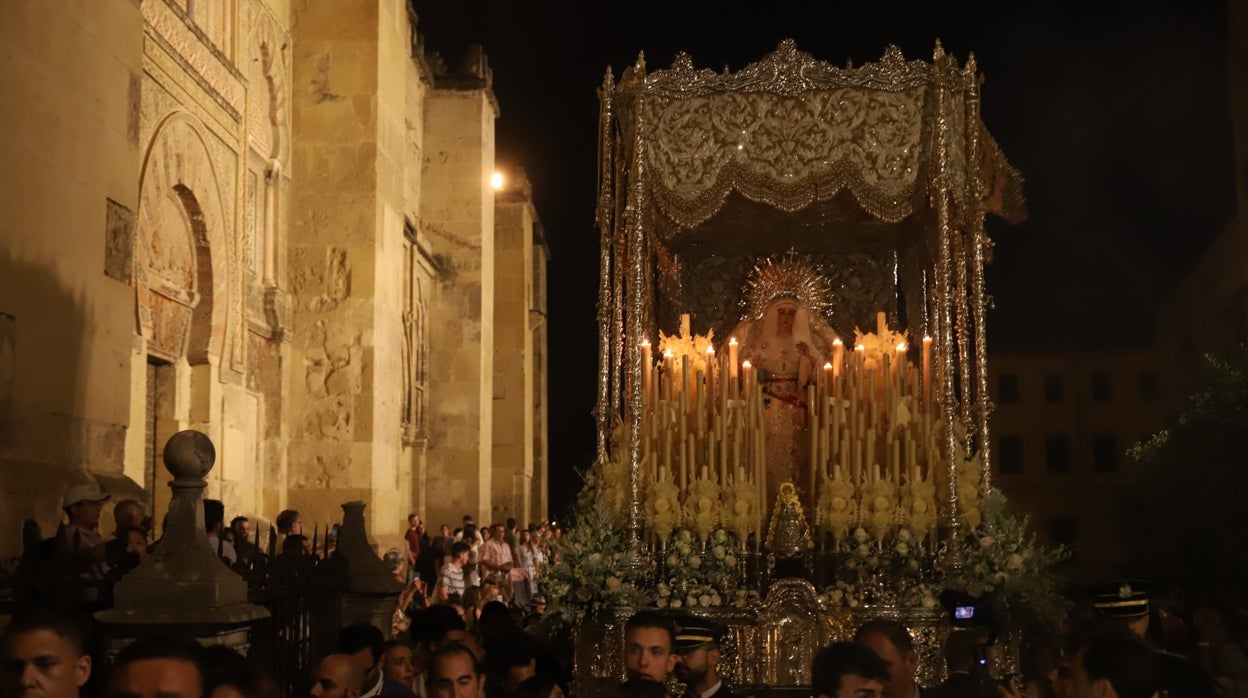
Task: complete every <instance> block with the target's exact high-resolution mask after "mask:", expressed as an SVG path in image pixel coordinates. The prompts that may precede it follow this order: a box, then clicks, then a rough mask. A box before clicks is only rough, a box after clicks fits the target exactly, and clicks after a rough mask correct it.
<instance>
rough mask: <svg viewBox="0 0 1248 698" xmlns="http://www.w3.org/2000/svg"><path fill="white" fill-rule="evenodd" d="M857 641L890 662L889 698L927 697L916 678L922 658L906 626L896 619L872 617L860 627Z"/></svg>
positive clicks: (887, 691)
mask: <svg viewBox="0 0 1248 698" xmlns="http://www.w3.org/2000/svg"><path fill="white" fill-rule="evenodd" d="M854 642H857V643H858V644H860V645H862V646H863V647H866V648H867V649H869V650H871V651H872V652H875V654H876V655H877V656H879V658H880V659H883V660H884V662H885V664H886V665H887V668H888V677H889V678H888V683H887V684H886V685H885V687H884V694H885V696H886V698H924V695H923V691H922V690H921V689H920V688H919V686H918V684H917V683H916V682H915V679H914V674H915V671H917V670H918V666H919V660H918V655H916V654H915V652H914V640H913V639H912V638H911V637H910V631H909V630H906V626H904V625H902V624H901V623H898V622H896V621H890V620H873V621H871V622H869V623H865V624H863V625H862V626H861V627H860V628H858V632H857V633H855V634H854Z"/></svg>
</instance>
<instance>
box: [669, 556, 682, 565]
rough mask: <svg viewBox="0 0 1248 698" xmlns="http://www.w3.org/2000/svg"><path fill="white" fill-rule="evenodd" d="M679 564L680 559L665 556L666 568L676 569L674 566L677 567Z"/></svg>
mask: <svg viewBox="0 0 1248 698" xmlns="http://www.w3.org/2000/svg"><path fill="white" fill-rule="evenodd" d="M679 564H680V558H678V557H676V556H675V555H668V556H667V566H668V567H676V566H677V565H679Z"/></svg>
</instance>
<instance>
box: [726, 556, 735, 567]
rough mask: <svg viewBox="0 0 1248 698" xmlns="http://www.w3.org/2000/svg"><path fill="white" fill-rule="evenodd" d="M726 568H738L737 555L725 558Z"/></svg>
mask: <svg viewBox="0 0 1248 698" xmlns="http://www.w3.org/2000/svg"><path fill="white" fill-rule="evenodd" d="M724 566H725V567H728V568H729V569H732V568H733V567H736V566H737V556H736V555H728V556H727V557H725V558H724Z"/></svg>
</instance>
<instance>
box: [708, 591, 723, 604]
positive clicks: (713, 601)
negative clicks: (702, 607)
mask: <svg viewBox="0 0 1248 698" xmlns="http://www.w3.org/2000/svg"><path fill="white" fill-rule="evenodd" d="M723 603H724V600H723V599H722V598H721V597H720V595H719V594H711V605H712V606H719V605H721V604H723Z"/></svg>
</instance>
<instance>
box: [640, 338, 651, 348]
mask: <svg viewBox="0 0 1248 698" xmlns="http://www.w3.org/2000/svg"><path fill="white" fill-rule="evenodd" d="M641 346H643V347H648V346H650V340H648V339H643V340H641Z"/></svg>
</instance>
